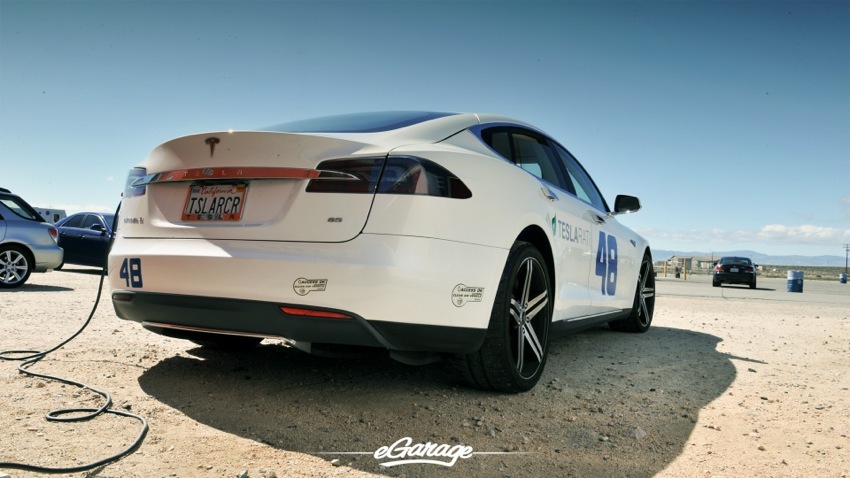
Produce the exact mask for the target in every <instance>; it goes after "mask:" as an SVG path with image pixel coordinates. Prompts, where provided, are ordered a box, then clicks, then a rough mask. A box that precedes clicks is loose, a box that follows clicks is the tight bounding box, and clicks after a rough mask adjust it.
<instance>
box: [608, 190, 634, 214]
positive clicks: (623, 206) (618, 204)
mask: <svg viewBox="0 0 850 478" xmlns="http://www.w3.org/2000/svg"><path fill="white" fill-rule="evenodd" d="M637 211H640V199H638V198H636V197H634V196H626V195H625V194H620V195H618V196H617V198H616V199H614V214H628V213H631V212H637Z"/></svg>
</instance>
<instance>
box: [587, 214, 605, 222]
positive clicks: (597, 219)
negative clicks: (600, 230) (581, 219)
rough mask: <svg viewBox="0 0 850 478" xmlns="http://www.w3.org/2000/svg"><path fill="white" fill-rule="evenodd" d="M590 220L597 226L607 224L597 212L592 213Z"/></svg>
mask: <svg viewBox="0 0 850 478" xmlns="http://www.w3.org/2000/svg"><path fill="white" fill-rule="evenodd" d="M590 219H592V220H593V222H595V223H596V224H605V218H604V217H602V216H600V215H599V214H596V213H595V212H591V213H590Z"/></svg>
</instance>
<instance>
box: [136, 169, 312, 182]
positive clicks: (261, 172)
mask: <svg viewBox="0 0 850 478" xmlns="http://www.w3.org/2000/svg"><path fill="white" fill-rule="evenodd" d="M319 173H320V172H319V171H317V170H315V169H304V168H240V167H226V168H191V169H175V170H174V171H163V172H161V173H156V174H150V175H148V176H145V177H144V178H142V179H139V180H137V181H135V182H133V186H142V185H145V184H152V183H168V182H175V181H196V180H204V179H315V178H318V177H319Z"/></svg>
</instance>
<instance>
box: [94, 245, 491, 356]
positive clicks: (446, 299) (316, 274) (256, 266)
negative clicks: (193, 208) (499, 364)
mask: <svg viewBox="0 0 850 478" xmlns="http://www.w3.org/2000/svg"><path fill="white" fill-rule="evenodd" d="M507 253H508V251H506V250H504V249H499V248H493V247H486V246H479V245H474V244H466V243H458V242H452V241H444V240H438V239H430V238H421V237H408V236H391V235H377V234H374V235H373V234H361V235H360V236H358V237H357V238H355V239H354V240H352V241H348V242H345V243H332V244H329V243H284V242H265V241H232V240H230V241H222V240H215V241H208V240H199V239H127V238H119V239H117V240H116V242H115V244H114V246H113V249H112V251H111V253H110V256H109V268H108V272H109V275H108V279H109V282H110V285H111V287H112V289H113V291H114V292H113V306H114V308H115V311H116V314H117V315H118V317H120V318H122V319H126V320H132V321H136V322H140V323H142V324H143V325H144V326H145V327H146V328H148V329H150V330H153V331H155V332H159V333H167V332H168V331H169V330H168V329H169V328H173V329H174V330H179V329H180V328H186V329H188V330H193V329H197V331H211V332H217V333H234V334H237V335H238V334H248V335H256V336H269V337H283V338H287V339H291V340H295V341H301V342H311V343H335V344H350V345H368V346H377V347H384V348H387V349H390V350H399V351H434V352H468V351H471V350H475V349H477V348H478V347H479V346H480V344H481V342H482V340H483V337H484V334H485V332H486V329H487V326H488V324H489V319H490V312H491V310H492V307H493V301H494V294H495V293H496V289H497V287H498V281H499V278H500V276H501V273H502V269H503V268H504V264H505V260H506V258H507ZM130 261H132V262H133V263H134V264H136V265H135V266H134V267H136V269H134V271H130V272H128V269H124V272H123V273H122V266H123V267H126V266H127V265H128V264H129V263H130ZM464 286H467V287H469V288H474V289H475V291H476V292H480V294H479V295H477V296H475V297H470V296H468V295H467V296H464V295H463V294H465V293H467V291H466V288H467V287H464ZM458 291H461V293H460V294H461V295H460V296H459V295H458V294H459V292H458ZM281 306H291V307H301V308H309V309H315V310H325V311H334V312H340V313H342V314H345V315H347V316H350V317H352V318H351V319H328V318H317V317H305V316H294V315H289V314H286V313H284V312H283V311H282V310H281Z"/></svg>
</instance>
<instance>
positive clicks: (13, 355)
mask: <svg viewBox="0 0 850 478" xmlns="http://www.w3.org/2000/svg"><path fill="white" fill-rule="evenodd" d="M120 210H121V205H120V204H119V205H118V209H117V210H116V211H115V218H114V219H113V222H112V233H113V237H114V235H115V233H116V227H115V226H116V225H117V222H118V212H119V211H120ZM110 249H112V240H110V244H109V247H108V248H107V255H108V254H109V252H108V251H109V250H110ZM105 276H106V266H104V267H103V269H102V270H101V272H100V283H99V284H98V286H97V297H96V298H95V301H94V306H93V307H92V309H91V313H89V316H88V319H86V321H85V323H84V324H83V325H82V327H80V329H79V330H77V332H75V333H74V335H72V336H71V337H69V338H67V339H66V340H64V341H63V342H62V343H60V344H59V345H57V346H55V347H53V348H51V349H50V350H46V351H44V352H42V351H39V350H4V351H0V359H2V360H14V361H23V363H22V364H21V365H19V366H18V371H19V372H21V373H25V374H27V375H30V376H32V377H39V378H43V379H46V380H54V381H57V382H62V383H66V384H68V385H74V386H76V387H80V388H87V389H89V390H91V391H92V392H94V393H96V394H98V395H100V396H101V397H103V399H104V403H103V405H101V406H100V407H99V408H70V409H60V410H53V411H51V412H49V413H47V415H45V416H44V418H45V419H46V420H47V421H51V422H82V421H87V420H91V419H93V418H95V417H97V416H99V415H101V414H104V413H110V414H113V415H120V416H123V417H129V418H133V419H136V420H138V421H139V422H140V423H141V430H140V431H139V434H138V436H136V439H135V440H134V441H133V442H132V443H131V444H130V446H128V447H127V448H125V449H124V450H123V451H121V452H119V453H117V454H115V455H112V456H110V457H108V458H104V459H102V460H98V461H96V462H93V463H89V464H85V465H79V466H72V467H65V468H53V467H47V466H39V465H30V464H26V463H15V462H0V468H13V469H18V470H25V471H33V472H37V473H75V472H78V471H87V470H91V469H93V468H97V467H99V466H103V465H106V464H108V463H111V462H113V461H116V460H119V459H121V458H123V457H125V456H127V455H129V454H130V453H132V452H134V451H136V449H137V448H139V446H141V444H142V441H144V439H145V436H146V435H147V433H148V422H147V420H145V419H144V417H142V416H140V415H136V414H134V413H130V412H125V411H121V410H113V409H112V408H110V407H111V406H112V396H111V395H110V394H109V392H106V391H104V390H99V389H97V388H94V387H92V386H91V385H87V384H84V383H82V382H77V381H75V380H70V379H67V378H62V377H56V376H53V375H47V374H42V373H37V372H33V371H32V370H29V367H30V366H31V365H33V364H35V363H37V362H38V361H40V360H41V359H43V358H44V357H46V356H47V355H48V354H50V353H52V352H55V351H56V350H58V349H60V348H61V347H63V346H64V345H65V344H67V343H68V342H70V341H72V340H74V339H75V338H76V337H77V336H78V335H80V334H81V333H82V332H83V330H85V328H86V327H88V325H89V323H90V322H91V320H92V317H94V313H95V311H97V305H98V303H99V302H100V296H101V293H102V292H103V279H104V277H105ZM24 354H25V355H24ZM21 355H23V356H21ZM70 414H75V415H74V416H70V417H69V416H66V415H70Z"/></svg>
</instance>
